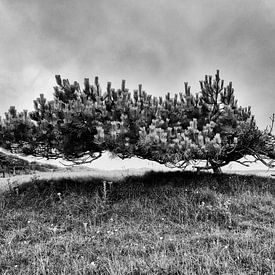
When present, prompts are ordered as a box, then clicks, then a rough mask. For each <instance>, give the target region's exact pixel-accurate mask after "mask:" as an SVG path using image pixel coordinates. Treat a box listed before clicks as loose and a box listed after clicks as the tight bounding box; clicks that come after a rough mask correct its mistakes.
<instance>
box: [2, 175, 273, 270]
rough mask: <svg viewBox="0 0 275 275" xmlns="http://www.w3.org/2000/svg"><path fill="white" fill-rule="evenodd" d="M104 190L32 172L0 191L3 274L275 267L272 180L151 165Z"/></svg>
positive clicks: (97, 181)
mask: <svg viewBox="0 0 275 275" xmlns="http://www.w3.org/2000/svg"><path fill="white" fill-rule="evenodd" d="M109 187H111V189H109ZM106 188H107V190H106V192H104V190H103V186H102V179H101V178H100V177H98V178H95V177H94V178H88V177H86V178H74V179H55V180H53V179H52V180H35V179H33V180H32V182H30V183H26V184H24V185H22V186H21V188H20V190H17V192H15V193H14V194H12V195H10V194H8V193H6V194H5V195H4V196H3V197H2V203H1V211H0V251H1V252H0V270H1V272H2V274H120V275H122V274H274V271H275V242H274V235H275V203H274V201H275V200H274V197H275V180H274V179H271V178H261V177H255V176H242V175H225V174H223V175H213V174H204V173H202V174H200V175H197V174H195V173H191V172H168V173H163V172H162V173H161V172H158V173H156V172H151V173H147V174H145V175H144V176H130V177H126V178H124V179H120V180H117V181H115V182H113V183H112V184H111V186H109V184H107V186H106Z"/></svg>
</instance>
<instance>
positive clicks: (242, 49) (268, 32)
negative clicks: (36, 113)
mask: <svg viewBox="0 0 275 275" xmlns="http://www.w3.org/2000/svg"><path fill="white" fill-rule="evenodd" d="M273 3H274V4H273ZM0 33H1V43H0V57H1V58H0V74H1V78H0V82H1V83H0V87H1V91H0V96H1V101H0V108H1V110H6V109H7V108H8V106H9V105H16V106H18V108H19V109H20V108H26V107H28V108H30V106H31V102H32V99H34V98H36V97H37V96H38V94H39V93H41V92H44V93H46V94H47V96H49V97H50V96H51V93H52V86H53V85H54V75H55V74H62V75H63V76H64V77H68V78H69V79H71V80H72V81H73V80H78V81H80V82H82V79H83V78H84V77H87V76H89V77H91V78H92V77H94V76H95V75H99V76H100V78H101V79H102V81H103V85H105V82H106V81H109V80H111V81H112V82H113V83H114V85H115V86H118V85H119V82H120V80H121V79H126V80H127V81H128V85H129V87H130V88H135V87H136V86H137V84H139V83H143V84H144V88H145V89H146V90H148V91H149V92H151V93H154V94H159V95H161V94H164V93H165V92H167V91H171V92H177V91H179V90H182V87H183V82H184V81H189V82H190V83H191V85H192V86H193V91H197V89H198V81H199V80H200V79H202V78H203V77H204V74H214V73H215V70H216V69H217V68H219V69H220V70H221V73H222V76H223V77H224V78H225V80H226V81H231V80H232V81H233V84H235V88H236V95H237V97H238V98H239V101H240V103H241V104H242V105H252V108H253V110H254V113H255V114H256V117H258V121H259V125H260V126H261V127H264V126H265V124H266V123H267V122H268V116H269V115H270V114H271V113H272V112H274V111H275V107H274V105H275V94H274V92H273V87H274V85H275V77H274V68H275V67H274V66H275V52H274V51H275V47H274V46H275V45H274V44H275V2H272V1H268V0H232V1H227V0H209V1H195V0H192V1H191V0H190V1H189V0H178V1H176V0H171V1H167V0H166V1H165V0H150V1H148V0H140V1H133V0H116V1H107V0H93V1H79V0H66V1H65V0H59V1H54V0H43V1H42V0H25V1H20V0H17V1H9V0H2V1H0ZM11 76H13V78H12V79H11ZM3 87H4V88H3ZM7 91H10V92H7ZM15 95H16V96H15Z"/></svg>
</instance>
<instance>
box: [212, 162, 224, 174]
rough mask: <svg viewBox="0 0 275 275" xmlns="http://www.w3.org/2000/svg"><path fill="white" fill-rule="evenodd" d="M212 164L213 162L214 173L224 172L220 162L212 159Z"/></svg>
mask: <svg viewBox="0 0 275 275" xmlns="http://www.w3.org/2000/svg"><path fill="white" fill-rule="evenodd" d="M210 164H211V167H212V170H213V172H214V174H220V173H221V172H222V169H221V167H220V166H219V165H218V164H216V163H214V162H212V161H210Z"/></svg>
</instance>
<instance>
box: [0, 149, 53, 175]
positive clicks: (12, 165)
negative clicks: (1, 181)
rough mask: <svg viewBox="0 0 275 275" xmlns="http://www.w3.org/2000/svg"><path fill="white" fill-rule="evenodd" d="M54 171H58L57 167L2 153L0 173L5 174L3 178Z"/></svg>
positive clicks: (0, 154) (0, 152)
mask: <svg viewBox="0 0 275 275" xmlns="http://www.w3.org/2000/svg"><path fill="white" fill-rule="evenodd" d="M52 170H57V167H56V166H54V165H51V164H45V163H43V164H41V163H38V162H36V161H28V160H25V159H24V158H20V157H18V156H15V155H13V154H7V153H5V152H3V151H0V172H1V173H3V172H4V174H3V176H6V175H16V174H22V173H23V174H29V173H31V172H36V171H39V172H46V171H52Z"/></svg>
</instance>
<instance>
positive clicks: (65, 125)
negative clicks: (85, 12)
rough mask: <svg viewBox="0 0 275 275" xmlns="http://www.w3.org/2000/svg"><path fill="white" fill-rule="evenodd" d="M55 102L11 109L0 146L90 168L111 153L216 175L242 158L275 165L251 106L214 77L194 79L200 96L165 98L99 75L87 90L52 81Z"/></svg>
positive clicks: (270, 139)
mask: <svg viewBox="0 0 275 275" xmlns="http://www.w3.org/2000/svg"><path fill="white" fill-rule="evenodd" d="M56 83H57V86H56V87H54V98H53V100H50V101H48V100H46V98H45V97H44V95H43V94H41V95H40V97H39V98H37V99H36V100H34V110H33V111H32V112H30V113H28V112H27V111H24V112H22V113H18V112H17V111H16V109H15V108H14V107H11V108H10V110H9V111H8V112H7V113H5V117H4V119H2V120H1V126H0V131H1V136H0V145H1V146H3V147H5V148H8V149H10V150H15V149H16V150H21V151H22V152H23V153H26V154H32V155H36V156H43V157H47V158H58V157H64V158H66V159H67V160H72V161H74V162H75V163H82V162H89V161H93V160H95V159H97V158H99V157H100V156H101V154H102V152H104V151H109V152H111V153H113V154H114V155H116V156H118V157H120V158H130V157H138V158H143V159H147V160H152V161H156V162H158V163H161V164H165V165H167V166H170V167H181V168H184V167H186V166H187V165H189V164H191V163H193V162H197V161H199V160H204V161H206V166H205V169H213V170H214V171H215V172H218V171H219V170H220V167H222V166H224V165H226V164H228V163H230V162H231V161H237V162H239V161H240V159H242V158H243V157H244V156H246V155H252V156H254V157H255V159H256V160H259V161H261V162H263V163H264V164H265V165H267V166H270V167H271V166H272V165H273V160H274V159H275V142H274V140H275V139H274V136H273V135H272V134H271V131H267V130H265V131H261V130H259V129H258V127H257V125H256V121H255V118H254V116H253V115H252V113H251V107H244V108H243V107H241V106H238V103H237V100H236V98H235V95H234V89H233V87H232V83H231V82H229V84H228V85H225V84H224V80H221V79H220V75H219V71H217V73H216V75H215V76H214V77H212V76H205V79H204V80H203V81H200V91H199V92H198V93H195V94H192V93H191V88H190V86H188V83H184V91H183V92H180V93H178V94H175V95H174V96H171V94H170V93H167V94H166V95H165V97H155V96H152V95H150V94H147V93H146V92H145V91H144V90H143V89H142V85H139V86H138V89H137V90H134V91H133V93H132V94H131V93H130V92H129V89H127V88H126V83H125V80H123V81H122V84H121V87H120V88H119V89H117V90H116V89H114V88H112V86H111V83H110V82H108V84H107V88H106V90H105V91H103V90H102V89H101V87H100V85H99V81H98V77H96V78H95V80H94V83H93V84H91V83H90V81H89V79H88V78H85V80H84V87H83V89H81V88H80V85H79V83H78V82H76V81H75V82H74V83H73V84H71V83H70V82H69V80H67V79H63V80H62V79H61V77H60V76H59V75H57V76H56Z"/></svg>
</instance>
